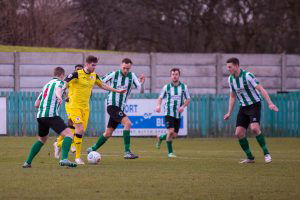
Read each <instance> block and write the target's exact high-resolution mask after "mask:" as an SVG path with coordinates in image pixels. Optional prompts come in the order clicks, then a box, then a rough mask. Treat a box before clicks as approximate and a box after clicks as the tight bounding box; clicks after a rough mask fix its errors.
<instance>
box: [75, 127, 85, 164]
mask: <svg viewBox="0 0 300 200" xmlns="http://www.w3.org/2000/svg"><path fill="white" fill-rule="evenodd" d="M74 126H75V134H74V144H75V147H76V152H75V162H76V163H77V164H82V165H83V164H84V162H83V160H82V159H81V146H82V137H83V134H84V126H83V123H76V124H74Z"/></svg>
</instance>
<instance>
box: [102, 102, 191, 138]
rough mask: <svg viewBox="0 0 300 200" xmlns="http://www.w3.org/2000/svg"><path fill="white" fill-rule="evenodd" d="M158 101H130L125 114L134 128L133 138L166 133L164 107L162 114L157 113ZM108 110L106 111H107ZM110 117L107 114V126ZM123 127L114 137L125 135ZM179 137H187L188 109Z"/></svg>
mask: <svg viewBox="0 0 300 200" xmlns="http://www.w3.org/2000/svg"><path fill="white" fill-rule="evenodd" d="M156 105H157V99H129V100H128V102H127V105H126V107H125V109H124V112H125V113H126V115H127V116H128V117H129V119H130V121H131V123H132V126H131V130H130V135H132V136H156V135H157V134H162V133H165V131H166V126H165V120H164V112H163V106H162V111H161V113H157V112H155V107H156ZM162 105H163V104H162ZM105 110H106V109H105ZM108 120H109V115H108V114H107V112H106V113H105V124H106V126H107V123H108ZM122 131H123V126H122V125H121V124H120V125H119V126H118V127H117V129H116V130H115V131H114V133H113V136H122V135H123V132H122ZM178 135H180V136H185V135H187V109H185V111H184V112H183V114H182V117H181V123H180V130H179V133H178Z"/></svg>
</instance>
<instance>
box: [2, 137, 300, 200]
mask: <svg viewBox="0 0 300 200" xmlns="http://www.w3.org/2000/svg"><path fill="white" fill-rule="evenodd" d="M54 139H55V138H49V140H48V142H47V144H46V145H45V146H44V147H43V149H42V151H41V152H40V153H39V154H38V155H37V157H36V158H35V159H34V160H33V163H32V168H31V169H22V168H21V165H22V164H23V162H24V160H25V159H26V157H27V154H28V151H29V148H30V147H31V145H32V144H33V142H34V141H35V138H34V137H0V155H1V156H0V199H23V200H24V199H97V200H99V199H100V200H101V199H109V200H113V199H118V200H119V199H122V200H125V199H143V200H146V199H149V200H150V199H151V200H153V199H155V200H158V199H172V200H174V199H178V200H181V199H255V200H256V199H272V200H273V199H289V200H290V199H300V138H267V144H268V147H269V150H270V152H271V155H272V157H273V162H272V163H271V164H265V163H264V160H263V155H262V152H261V150H260V148H259V146H258V144H257V142H256V140H255V139H250V140H249V142H250V146H251V148H252V151H253V153H254V154H255V156H256V163H254V164H247V165H241V164H238V161H239V159H240V158H243V157H244V154H243V153H242V151H241V149H240V147H239V145H238V143H237V141H236V140H235V139H233V138H230V139H203V138H200V139H177V140H175V141H174V143H173V146H174V150H175V153H176V155H177V156H178V157H177V158H175V159H169V158H167V153H166V152H167V149H166V144H165V143H163V144H162V148H161V149H160V150H157V149H155V148H154V144H155V139H154V138H132V150H133V152H134V153H137V154H138V155H139V156H140V158H139V159H136V160H124V159H123V157H122V156H123V154H122V151H123V144H122V142H123V141H122V138H111V139H110V140H109V141H107V143H106V144H105V145H104V146H103V147H102V148H101V149H100V150H101V151H100V153H101V154H102V161H101V164H99V165H84V166H79V167H77V168H75V169H70V168H65V167H60V166H59V165H58V161H57V160H55V159H54V157H53V149H52V143H53V142H54ZM96 139H97V138H84V143H83V144H84V147H83V149H84V150H85V149H86V148H87V147H88V146H90V145H91V144H92V143H94V142H95V141H96ZM83 153H85V151H84V152H83ZM83 157H84V159H85V160H86V154H85V155H84V156H83ZM70 159H71V160H72V159H73V155H70Z"/></svg>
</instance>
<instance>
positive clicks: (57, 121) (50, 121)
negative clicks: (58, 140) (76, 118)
mask: <svg viewBox="0 0 300 200" xmlns="http://www.w3.org/2000/svg"><path fill="white" fill-rule="evenodd" d="M37 121H38V124H39V125H38V126H39V136H40V137H44V136H47V135H48V134H49V129H50V128H51V129H53V130H54V131H55V132H56V133H57V134H60V133H61V132H63V131H64V130H65V129H66V128H67V125H66V124H65V122H64V120H62V118H60V117H59V116H55V117H42V118H37Z"/></svg>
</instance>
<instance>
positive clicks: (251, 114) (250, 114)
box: [236, 102, 261, 129]
mask: <svg viewBox="0 0 300 200" xmlns="http://www.w3.org/2000/svg"><path fill="white" fill-rule="evenodd" d="M260 110H261V103H260V102H258V103H254V104H252V105H250V106H241V107H240V110H239V113H238V115H237V120H236V127H238V126H242V127H244V128H245V129H247V128H248V126H249V124H251V123H260Z"/></svg>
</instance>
